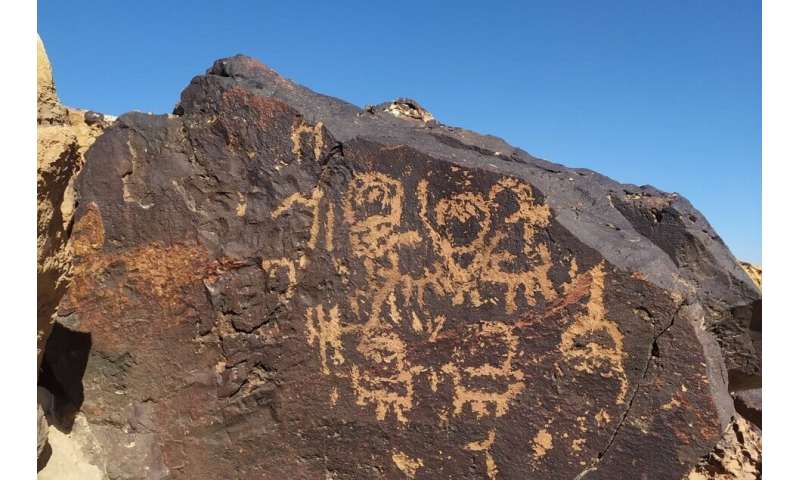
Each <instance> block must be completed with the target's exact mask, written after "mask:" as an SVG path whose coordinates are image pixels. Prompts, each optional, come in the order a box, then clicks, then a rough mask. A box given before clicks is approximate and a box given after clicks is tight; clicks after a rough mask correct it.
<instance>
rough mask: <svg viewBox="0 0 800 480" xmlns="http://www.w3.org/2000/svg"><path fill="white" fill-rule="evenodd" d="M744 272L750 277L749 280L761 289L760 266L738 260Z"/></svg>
mask: <svg viewBox="0 0 800 480" xmlns="http://www.w3.org/2000/svg"><path fill="white" fill-rule="evenodd" d="M739 264H740V265H741V266H742V268H743V269H744V271H745V272H747V276H749V277H750V280H752V281H753V283H754V284H755V285H756V286H757V287H758V288H759V290H760V289H761V267H760V266H758V265H755V264H753V263H750V262H739Z"/></svg>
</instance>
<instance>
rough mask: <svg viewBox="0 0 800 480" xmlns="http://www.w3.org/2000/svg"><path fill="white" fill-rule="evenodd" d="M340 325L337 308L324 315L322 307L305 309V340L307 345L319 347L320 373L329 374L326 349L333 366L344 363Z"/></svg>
mask: <svg viewBox="0 0 800 480" xmlns="http://www.w3.org/2000/svg"><path fill="white" fill-rule="evenodd" d="M341 336H342V325H341V323H340V321H339V306H338V305H334V306H333V308H331V309H330V310H329V311H328V314H327V315H325V310H324V309H323V308H322V305H317V308H316V309H313V308H311V307H309V308H308V309H306V340H307V341H308V344H309V345H314V344H315V343H316V344H317V345H318V347H319V358H320V364H321V366H322V367H321V368H322V373H324V374H325V375H328V374H330V373H331V371H330V368H329V367H328V349H329V348H330V350H331V359H332V361H333V364H334V365H341V364H342V363H344V357H343V356H342V339H341Z"/></svg>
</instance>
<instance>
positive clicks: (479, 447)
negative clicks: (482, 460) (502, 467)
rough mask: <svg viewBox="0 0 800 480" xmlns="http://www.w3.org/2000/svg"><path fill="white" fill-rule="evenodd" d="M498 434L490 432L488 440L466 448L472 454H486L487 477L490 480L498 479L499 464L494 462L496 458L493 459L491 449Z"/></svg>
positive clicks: (469, 444)
mask: <svg viewBox="0 0 800 480" xmlns="http://www.w3.org/2000/svg"><path fill="white" fill-rule="evenodd" d="M495 436H496V432H495V430H494V429H492V430H489V435H488V436H487V437H486V440H484V441H482V442H480V441H477V442H470V443H468V444H466V445H465V446H464V448H465V449H466V450H469V451H471V452H484V455H485V456H486V475H487V477H488V478H489V480H496V479H497V464H496V463H495V461H494V457H492V453H491V449H492V445H493V444H494V440H495Z"/></svg>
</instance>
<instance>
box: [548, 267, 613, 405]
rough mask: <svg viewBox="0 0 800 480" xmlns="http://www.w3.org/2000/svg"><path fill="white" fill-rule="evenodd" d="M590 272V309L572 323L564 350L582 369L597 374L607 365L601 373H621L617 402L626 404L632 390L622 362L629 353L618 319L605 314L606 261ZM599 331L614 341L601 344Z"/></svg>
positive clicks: (576, 366)
mask: <svg viewBox="0 0 800 480" xmlns="http://www.w3.org/2000/svg"><path fill="white" fill-rule="evenodd" d="M588 274H589V277H590V280H591V283H590V286H589V301H588V303H587V305H586V310H587V311H586V313H585V314H581V315H578V316H577V317H576V318H575V321H574V322H573V323H572V325H570V326H569V327H568V328H567V329H566V330H565V331H564V333H563V334H562V335H561V345H560V350H561V352H562V353H563V355H564V358H565V359H568V360H574V362H573V363H572V366H573V368H575V369H576V370H578V371H581V372H586V373H590V374H594V373H596V372H597V371H601V370H603V369H604V367H607V368H609V369H610V370H611V372H602V373H600V375H602V376H606V377H609V376H611V375H614V376H616V377H617V379H618V381H619V383H620V387H619V394H618V395H617V404H622V403H624V402H625V396H626V395H627V393H628V378H627V375H626V374H625V370H624V365H623V363H622V362H623V359H624V357H625V352H624V351H623V339H622V332H621V331H620V330H619V327H618V326H617V324H616V323H614V322H612V321H610V320H608V319H607V318H606V316H605V315H606V312H605V307H604V306H603V292H604V289H605V284H604V279H605V272H604V270H603V265H602V264H598V265H596V266H595V267H593V268H592V269H591V270H590V271H589V272H588ZM598 333H600V334H605V336H607V337H608V339H609V340H610V342H611V345H610V346H603V345H601V344H600V343H599V341H598V340H597V338H596V335H597V334H598Z"/></svg>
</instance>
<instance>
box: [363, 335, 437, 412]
mask: <svg viewBox="0 0 800 480" xmlns="http://www.w3.org/2000/svg"><path fill="white" fill-rule="evenodd" d="M369 333H370V335H369V336H363V337H362V339H361V342H359V344H358V347H357V350H358V352H359V353H360V354H361V355H362V356H363V357H364V358H365V359H367V360H369V363H366V362H362V365H363V369H362V367H361V366H359V365H355V366H353V369H352V374H351V380H352V385H353V390H354V391H355V394H356V403H358V404H359V405H366V404H367V403H374V404H375V415H376V417H377V419H378V420H383V419H385V418H386V414H387V413H388V412H389V411H390V410H391V411H392V412H393V413H394V414H395V417H396V418H397V421H398V422H400V423H405V422H407V421H408V419H407V418H406V415H405V414H406V412H408V411H409V410H410V409H411V408H412V407H413V398H414V382H413V380H414V376H415V375H417V374H418V373H420V372H422V371H423V370H424V369H423V368H422V367H420V366H412V365H411V364H410V363H409V361H408V359H407V355H406V345H405V343H404V342H403V341H402V340H401V339H400V337H399V336H398V335H397V334H396V333H393V332H379V331H377V330H375V329H373V330H370V331H369Z"/></svg>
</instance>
